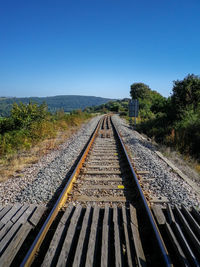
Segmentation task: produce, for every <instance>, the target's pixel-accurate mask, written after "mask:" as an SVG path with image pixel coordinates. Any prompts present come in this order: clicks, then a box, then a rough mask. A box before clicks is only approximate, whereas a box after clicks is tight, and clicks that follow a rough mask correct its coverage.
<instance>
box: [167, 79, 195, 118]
mask: <svg viewBox="0 0 200 267" xmlns="http://www.w3.org/2000/svg"><path fill="white" fill-rule="evenodd" d="M172 103H173V105H174V107H175V109H176V115H177V117H178V116H181V114H182V113H183V112H184V110H185V108H187V107H188V106H191V105H192V106H193V108H194V110H196V109H197V108H198V106H199V104H200V77H199V76H197V75H194V74H189V75H187V76H186V77H185V78H184V79H183V80H182V81H179V80H177V81H174V86H173V95H172Z"/></svg>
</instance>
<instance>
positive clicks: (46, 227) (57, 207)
mask: <svg viewBox="0 0 200 267" xmlns="http://www.w3.org/2000/svg"><path fill="white" fill-rule="evenodd" d="M102 120H103V118H101V119H100V120H99V122H98V124H97V126H96V128H95V130H94V132H93V134H92V136H91V137H90V141H89V143H88V145H87V147H86V149H85V151H84V153H83V155H82V157H81V159H80V160H79V162H78V164H77V166H76V168H75V169H74V171H73V173H72V175H71V176H70V178H69V181H68V182H67V184H66V185H65V187H64V189H63V190H62V192H61V194H60V196H59V198H58V200H57V201H56V203H55V205H54V206H53V208H52V210H51V212H50V213H49V215H48V217H47V219H46V220H45V222H44V224H43V226H42V228H41V229H40V231H39V233H38V235H37V236H36V238H35V240H34V242H33V244H32V245H31V247H30V249H29V250H28V252H27V254H26V256H25V258H24V259H23V261H22V263H21V264H20V267H22V266H30V265H31V264H32V262H33V260H34V257H35V254H36V252H37V251H38V250H39V248H40V245H41V244H42V241H43V240H44V238H45V236H46V234H47V232H48V230H49V228H50V226H51V224H52V222H53V221H54V219H55V218H56V216H57V214H58V212H59V210H60V209H61V208H62V207H63V206H64V204H65V202H66V200H67V197H68V194H69V192H70V191H71V189H72V186H73V182H74V181H75V179H76V177H77V175H78V174H79V172H80V169H81V167H82V165H83V163H84V161H85V159H86V157H87V155H88V152H89V150H90V147H91V146H92V144H93V142H94V140H95V138H96V136H97V133H98V130H99V127H100V125H101V121H102Z"/></svg>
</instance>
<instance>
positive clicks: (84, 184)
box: [0, 116, 200, 266]
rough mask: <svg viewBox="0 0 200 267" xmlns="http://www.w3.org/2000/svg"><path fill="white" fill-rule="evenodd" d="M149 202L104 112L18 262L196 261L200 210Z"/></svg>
mask: <svg viewBox="0 0 200 267" xmlns="http://www.w3.org/2000/svg"><path fill="white" fill-rule="evenodd" d="M149 206H150V203H147V201H146V198H145V196H144V194H143V192H142V189H141V187H140V184H139V182H138V178H137V176H136V173H135V171H134V168H133V166H132V164H131V162H130V159H129V156H128V152H127V150H126V148H125V146H124V144H123V141H122V139H121V137H120V134H119V133H118V132H117V129H115V127H114V125H113V123H112V120H111V117H110V116H105V117H103V118H102V119H101V120H100V122H99V124H98V125H97V127H96V129H95V131H94V133H93V135H92V136H91V138H90V140H89V142H88V145H87V147H86V149H85V152H84V153H83V154H82V157H81V159H80V161H79V163H78V164H77V166H76V168H75V170H74V171H73V173H72V175H71V177H70V179H69V181H68V183H67V184H66V186H65V187H64V188H63V191H62V193H61V194H60V196H59V198H58V200H57V202H56V203H55V205H54V206H53V208H52V210H51V211H50V213H49V215H48V217H47V218H46V220H45V221H44V223H43V225H42V226H41V227H40V231H39V233H38V235H37V236H36V238H35V239H34V241H33V242H32V245H31V246H30V248H27V246H26V245H24V246H23V248H24V253H25V252H26V253H25V254H24V255H23V259H22V262H21V266H30V265H31V264H32V265H33V266H36V265H38V266H40V265H41V266H173V265H175V266H190V265H191V266H198V261H199V258H200V255H199V250H198V248H199V247H198V246H199V241H198V238H199V236H200V230H199V229H200V227H199V221H198V220H199V218H200V216H199V213H198V212H196V211H192V212H193V213H194V214H195V219H194V218H193V217H192V215H191V214H192V213H190V212H188V211H187V210H186V209H184V207H183V208H182V209H179V208H178V207H175V209H172V208H171V206H170V205H167V206H165V208H163V207H161V206H160V205H155V204H154V205H152V211H153V213H152V211H151V209H150V207H149ZM188 214H189V215H188ZM186 215H187V216H186ZM184 216H186V217H187V220H188V218H189V221H190V222H189V224H190V225H189V224H187V222H185V221H184V219H183V217H184ZM177 218H178V219H177ZM179 221H181V223H180V224H179ZM188 227H189V228H188ZM182 228H184V229H185V231H186V232H187V233H189V237H188V240H185V239H184V238H183V235H184V234H183V232H182V230H181V229H182ZM177 229H178V230H177ZM188 229H189V230H188ZM187 233H186V236H187ZM177 236H178V237H177ZM179 240H180V241H179ZM190 244H192V245H190ZM168 251H169V252H168ZM20 253H21V252H20ZM20 253H18V254H20ZM4 258H5V255H4ZM19 259H21V258H20V257H19V255H18V258H15V260H14V261H13V262H14V265H13V266H16V264H18V263H19ZM5 262H6V261H5ZM0 265H1V258H0Z"/></svg>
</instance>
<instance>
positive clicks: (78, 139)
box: [0, 116, 100, 205]
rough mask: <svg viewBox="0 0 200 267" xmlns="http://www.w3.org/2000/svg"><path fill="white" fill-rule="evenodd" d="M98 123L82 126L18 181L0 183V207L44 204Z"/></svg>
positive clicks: (15, 178) (16, 179)
mask: <svg viewBox="0 0 200 267" xmlns="http://www.w3.org/2000/svg"><path fill="white" fill-rule="evenodd" d="M99 119H100V116H98V117H95V118H93V119H91V120H90V121H89V122H88V123H86V124H84V125H83V126H82V128H81V129H80V130H79V131H78V132H77V133H75V134H73V135H72V136H71V137H70V138H69V139H67V140H66V142H64V143H63V144H61V145H60V146H59V148H58V149H57V150H53V151H51V152H50V153H49V154H48V155H46V156H44V157H42V158H41V159H40V160H39V161H38V162H37V163H36V164H33V165H32V166H30V167H28V168H25V169H24V170H23V171H22V173H21V174H20V176H19V177H14V178H10V179H8V180H7V181H6V182H2V183H0V205H5V204H12V203H16V202H20V203H22V204H25V203H29V204H46V203H48V202H49V201H50V200H51V199H52V197H53V195H54V194H55V192H56V190H57V189H58V187H59V186H60V185H61V184H62V182H63V180H64V179H65V177H66V174H67V173H68V172H69V170H70V168H71V167H72V165H73V164H74V162H75V161H76V159H77V157H78V156H79V154H80V152H81V151H82V149H83V147H84V146H85V144H86V143H87V141H88V139H89V137H90V135H91V133H92V132H93V130H94V129H95V127H96V125H97V122H98V120H99Z"/></svg>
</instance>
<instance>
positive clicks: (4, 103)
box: [0, 95, 113, 117]
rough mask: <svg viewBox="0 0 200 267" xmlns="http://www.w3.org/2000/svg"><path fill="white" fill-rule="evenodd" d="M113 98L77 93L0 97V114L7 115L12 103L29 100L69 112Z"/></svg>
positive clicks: (50, 109)
mask: <svg viewBox="0 0 200 267" xmlns="http://www.w3.org/2000/svg"><path fill="white" fill-rule="evenodd" d="M112 100H113V99H109V98H103V97H96V96H79V95H58V96H49V97H24V98H17V97H11V98H6V97H0V116H2V117H6V116H9V114H10V110H11V108H12V104H13V103H20V102H22V103H25V104H28V103H29V102H30V101H31V102H33V103H38V104H42V103H43V102H45V103H46V104H47V105H48V108H49V111H51V112H55V111H56V110H59V109H63V110H64V111H65V112H70V111H72V110H75V109H84V108H86V107H92V106H98V105H101V104H105V103H107V102H108V101H112Z"/></svg>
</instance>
